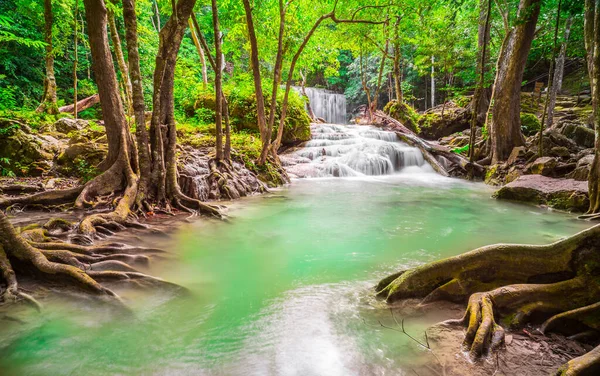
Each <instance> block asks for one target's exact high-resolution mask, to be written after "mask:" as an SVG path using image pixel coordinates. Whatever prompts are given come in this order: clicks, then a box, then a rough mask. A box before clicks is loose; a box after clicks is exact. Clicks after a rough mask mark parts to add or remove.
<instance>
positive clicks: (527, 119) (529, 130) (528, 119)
mask: <svg viewBox="0 0 600 376" xmlns="http://www.w3.org/2000/svg"><path fill="white" fill-rule="evenodd" d="M540 126H541V123H540V120H539V119H538V118H537V116H536V115H535V114H530V113H526V112H521V130H522V131H523V134H524V135H526V136H532V135H534V134H536V133H537V132H539V131H540Z"/></svg>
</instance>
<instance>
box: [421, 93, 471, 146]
mask: <svg viewBox="0 0 600 376" xmlns="http://www.w3.org/2000/svg"><path fill="white" fill-rule="evenodd" d="M442 114H443V116H442ZM470 126H471V113H470V112H469V111H468V110H466V109H465V108H462V107H459V106H457V105H456V104H455V103H454V102H447V103H446V105H445V106H444V105H440V106H436V107H434V108H432V109H429V110H428V111H427V112H425V113H424V114H422V115H421V116H420V117H419V130H420V131H419V135H420V136H421V137H423V138H426V139H430V140H437V139H440V138H442V137H446V136H449V135H451V134H453V133H456V132H461V131H464V130H467V129H469V128H470Z"/></svg>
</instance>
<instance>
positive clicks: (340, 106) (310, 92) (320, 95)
mask: <svg viewBox="0 0 600 376" xmlns="http://www.w3.org/2000/svg"><path fill="white" fill-rule="evenodd" d="M294 89H295V90H297V91H298V92H300V90H301V89H300V87H294ZM304 90H305V91H306V96H308V99H309V100H310V106H311V107H312V110H313V112H314V113H315V116H317V117H319V118H322V119H325V121H326V122H328V123H333V124H346V122H347V120H346V96H345V95H344V94H338V93H334V92H333V91H331V90H325V89H317V88H314V87H307V88H305V89H304Z"/></svg>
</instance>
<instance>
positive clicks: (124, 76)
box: [108, 4, 133, 112]
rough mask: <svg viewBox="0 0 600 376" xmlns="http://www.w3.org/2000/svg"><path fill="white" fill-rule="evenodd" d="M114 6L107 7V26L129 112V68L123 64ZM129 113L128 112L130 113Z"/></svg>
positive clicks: (130, 91)
mask: <svg viewBox="0 0 600 376" xmlns="http://www.w3.org/2000/svg"><path fill="white" fill-rule="evenodd" d="M114 7H115V5H114V4H111V5H109V7H108V25H109V27H110V37H111V39H112V43H113V50H114V52H115V57H116V59H117V64H118V65H119V70H120V71H121V80H123V86H124V87H125V103H126V104H127V109H128V110H130V111H131V109H132V108H133V94H132V88H131V79H130V77H129V68H127V64H126V63H125V55H124V54H123V48H122V47H121V37H119V30H118V29H117V22H116V20H115V12H114V9H113V8H114ZM130 111H129V112H130Z"/></svg>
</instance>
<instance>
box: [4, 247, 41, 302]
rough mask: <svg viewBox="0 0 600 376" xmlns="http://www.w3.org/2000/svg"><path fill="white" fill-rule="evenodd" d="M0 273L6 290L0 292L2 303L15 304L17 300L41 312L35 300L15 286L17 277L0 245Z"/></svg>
mask: <svg viewBox="0 0 600 376" xmlns="http://www.w3.org/2000/svg"><path fill="white" fill-rule="evenodd" d="M0 273H1V275H2V277H3V278H4V280H5V281H6V289H4V291H2V290H0V300H2V301H3V302H5V303H6V302H16V301H18V300H19V299H22V300H24V301H25V302H27V303H29V304H31V305H32V306H33V307H34V308H35V309H37V310H38V311H41V309H42V305H41V304H40V303H39V302H38V301H37V300H35V299H34V298H33V297H32V296H31V295H29V294H26V293H24V292H23V291H19V286H18V284H17V276H16V274H15V272H14V270H13V268H12V266H11V264H10V261H9V260H8V257H7V256H6V253H5V252H4V248H2V245H0Z"/></svg>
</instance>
